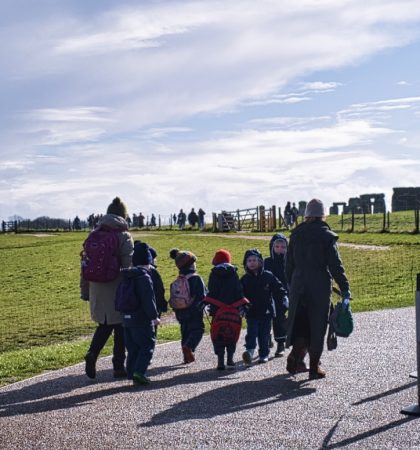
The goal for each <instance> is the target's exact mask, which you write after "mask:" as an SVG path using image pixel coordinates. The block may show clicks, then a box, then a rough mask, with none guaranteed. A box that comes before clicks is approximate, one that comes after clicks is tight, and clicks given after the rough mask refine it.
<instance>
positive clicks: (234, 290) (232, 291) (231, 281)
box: [207, 263, 244, 313]
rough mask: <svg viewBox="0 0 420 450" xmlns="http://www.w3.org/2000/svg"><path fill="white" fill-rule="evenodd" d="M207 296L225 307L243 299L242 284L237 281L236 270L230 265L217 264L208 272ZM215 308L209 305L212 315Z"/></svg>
mask: <svg viewBox="0 0 420 450" xmlns="http://www.w3.org/2000/svg"><path fill="white" fill-rule="evenodd" d="M208 288H209V292H208V294H207V295H208V296H209V297H211V298H215V299H216V300H219V301H221V302H222V303H224V304H225V305H231V304H232V303H235V302H236V301H237V300H239V299H241V298H243V296H244V295H243V289H242V284H241V282H240V281H239V277H238V269H237V268H236V267H235V266H233V265H232V264H228V263H225V264H219V265H217V266H215V267H213V269H212V270H211V272H210V276H209V284H208ZM216 310H217V307H216V306H214V305H211V307H210V311H211V313H214V312H215V311H216Z"/></svg>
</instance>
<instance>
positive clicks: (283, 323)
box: [264, 233, 289, 356]
mask: <svg viewBox="0 0 420 450" xmlns="http://www.w3.org/2000/svg"><path fill="white" fill-rule="evenodd" d="M287 247H288V243H287V239H286V236H284V234H281V233H276V234H275V235H274V236H273V237H272V238H271V240H270V245H269V248H270V256H269V257H268V258H265V260H264V269H265V270H268V271H270V272H271V273H272V274H273V275H274V276H275V277H277V278H278V279H279V280H280V281H281V283H282V285H283V288H284V289H285V290H286V291H288V287H287V282H286V255H287ZM288 306H289V305H288V302H282V303H277V304H276V315H275V317H273V332H274V340H275V341H276V343H277V349H276V352H275V355H274V356H283V355H284V351H285V343H286V333H287V318H286V313H287V309H288Z"/></svg>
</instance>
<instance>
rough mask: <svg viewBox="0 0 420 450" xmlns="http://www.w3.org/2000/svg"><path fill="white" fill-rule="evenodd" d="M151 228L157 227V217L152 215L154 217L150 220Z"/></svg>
mask: <svg viewBox="0 0 420 450" xmlns="http://www.w3.org/2000/svg"><path fill="white" fill-rule="evenodd" d="M150 226H151V227H155V226H156V216H155V215H154V214H152V217H151V218H150Z"/></svg>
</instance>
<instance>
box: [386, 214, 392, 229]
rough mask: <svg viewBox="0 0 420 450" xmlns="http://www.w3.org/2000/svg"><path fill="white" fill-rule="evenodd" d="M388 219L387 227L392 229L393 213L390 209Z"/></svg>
mask: <svg viewBox="0 0 420 450" xmlns="http://www.w3.org/2000/svg"><path fill="white" fill-rule="evenodd" d="M387 219H388V223H387V228H388V230H390V229H391V213H390V212H389V211H388V214H387Z"/></svg>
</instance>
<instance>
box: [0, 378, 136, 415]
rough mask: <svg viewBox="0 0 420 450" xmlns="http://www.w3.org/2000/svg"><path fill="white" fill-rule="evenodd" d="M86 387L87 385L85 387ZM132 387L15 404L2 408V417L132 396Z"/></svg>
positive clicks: (113, 388) (112, 388) (118, 387)
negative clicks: (118, 395)
mask: <svg viewBox="0 0 420 450" xmlns="http://www.w3.org/2000/svg"><path fill="white" fill-rule="evenodd" d="M85 386H86V385H85ZM132 393H133V388H132V386H131V385H125V386H121V385H119V386H115V387H111V388H109V389H101V390H94V391H88V392H86V391H85V392H82V393H79V394H75V395H70V396H59V397H57V396H54V397H50V398H44V399H42V400H34V401H28V402H24V403H14V404H8V405H5V406H4V405H1V406H0V417H11V416H19V415H23V414H35V413H42V412H49V411H56V410H62V409H68V408H75V407H77V406H82V405H86V404H88V403H89V402H92V401H94V400H96V399H98V398H104V397H109V396H111V395H114V394H132Z"/></svg>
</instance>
